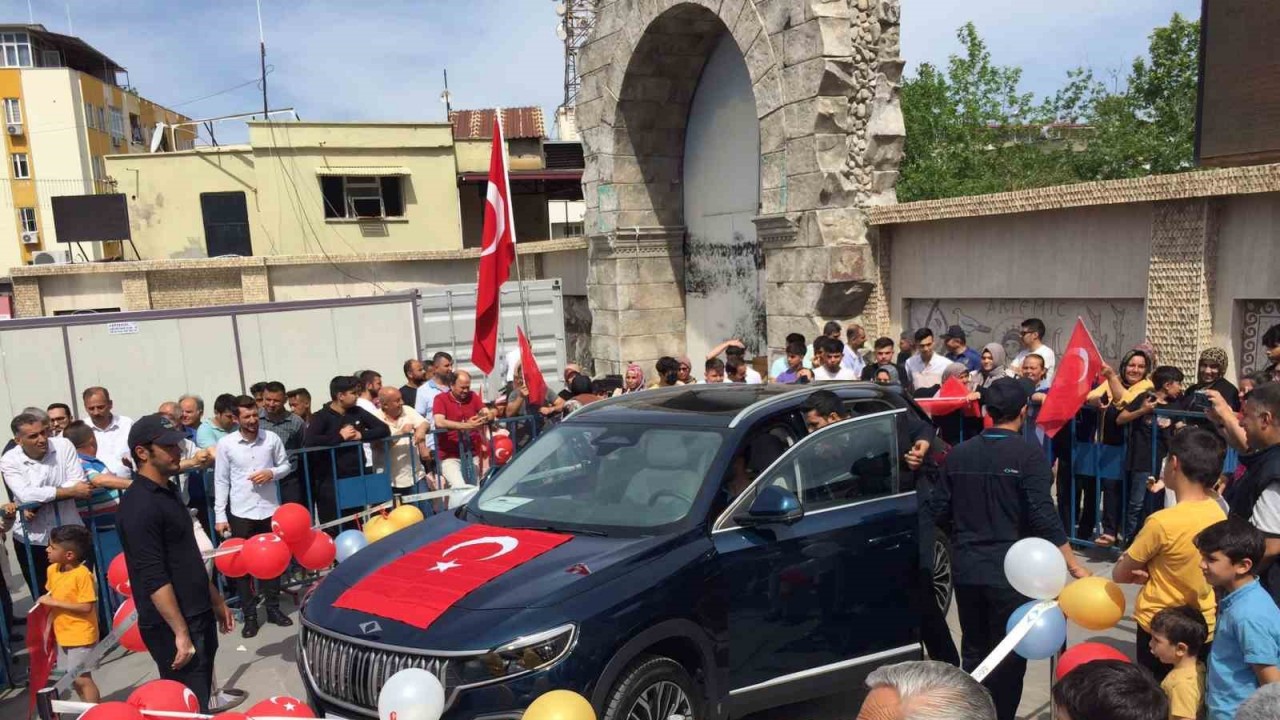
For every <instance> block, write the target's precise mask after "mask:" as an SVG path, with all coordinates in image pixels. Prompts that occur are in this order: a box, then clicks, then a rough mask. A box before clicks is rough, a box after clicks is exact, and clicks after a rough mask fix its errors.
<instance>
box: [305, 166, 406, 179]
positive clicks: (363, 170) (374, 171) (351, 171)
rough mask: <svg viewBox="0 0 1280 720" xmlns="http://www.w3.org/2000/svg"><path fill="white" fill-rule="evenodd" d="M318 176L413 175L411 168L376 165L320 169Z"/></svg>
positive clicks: (317, 170) (317, 172) (317, 171)
mask: <svg viewBox="0 0 1280 720" xmlns="http://www.w3.org/2000/svg"><path fill="white" fill-rule="evenodd" d="M316 174H317V175H341V176H344V177H385V176H387V175H412V173H410V172H409V168H407V167H400V166H398V165H374V166H365V167H333V166H328V167H320V168H316Z"/></svg>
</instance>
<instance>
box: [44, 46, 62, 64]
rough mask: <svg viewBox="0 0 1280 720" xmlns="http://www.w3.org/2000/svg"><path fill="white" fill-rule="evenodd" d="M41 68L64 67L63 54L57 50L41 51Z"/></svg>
mask: <svg viewBox="0 0 1280 720" xmlns="http://www.w3.org/2000/svg"><path fill="white" fill-rule="evenodd" d="M40 67H62V53H60V52H58V51H57V50H41V51H40Z"/></svg>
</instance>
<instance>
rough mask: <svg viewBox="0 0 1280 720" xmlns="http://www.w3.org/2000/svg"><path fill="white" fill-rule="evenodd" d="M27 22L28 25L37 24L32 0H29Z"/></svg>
mask: <svg viewBox="0 0 1280 720" xmlns="http://www.w3.org/2000/svg"><path fill="white" fill-rule="evenodd" d="M27 24H28V25H35V24H36V13H35V11H34V10H32V9H31V0H27Z"/></svg>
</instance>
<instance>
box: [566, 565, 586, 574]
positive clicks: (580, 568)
mask: <svg viewBox="0 0 1280 720" xmlns="http://www.w3.org/2000/svg"><path fill="white" fill-rule="evenodd" d="M565 572H567V573H573V574H574V575H584V576H585V575H590V574H591V568H589V567H587V564H586V563H578V564H577V565H574V566H573V567H571V568H569V569H568V570H565Z"/></svg>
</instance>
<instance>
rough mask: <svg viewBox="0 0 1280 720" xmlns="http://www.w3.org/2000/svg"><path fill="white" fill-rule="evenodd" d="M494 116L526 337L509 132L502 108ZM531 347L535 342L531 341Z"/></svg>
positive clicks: (526, 315) (526, 307) (526, 309)
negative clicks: (496, 124) (496, 120)
mask: <svg viewBox="0 0 1280 720" xmlns="http://www.w3.org/2000/svg"><path fill="white" fill-rule="evenodd" d="M494 114H496V115H497V118H498V133H499V134H500V135H501V137H500V138H499V142H500V143H501V144H502V179H503V181H504V182H505V183H506V185H507V194H508V197H507V227H509V228H511V249H512V250H514V251H515V262H516V287H517V288H518V290H519V292H520V318H521V320H522V321H523V322H524V331H525V335H529V334H530V333H531V332H532V329H531V328H530V327H529V303H528V300H527V299H526V297H525V291H524V276H523V275H521V274H520V245H519V243H518V242H517V238H516V211H515V204H516V200H515V195H516V193H515V190H513V189H512V188H511V161H510V158H509V156H508V155H509V154H508V152H507V131H506V128H504V127H503V126H502V108H497V109H496V110H494ZM498 299H499V300H501V299H502V293H501V292H499V293H498ZM498 328H499V329H501V328H502V315H501V314H499V315H498ZM529 344H530V347H532V346H533V341H532V340H530V341H529Z"/></svg>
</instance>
